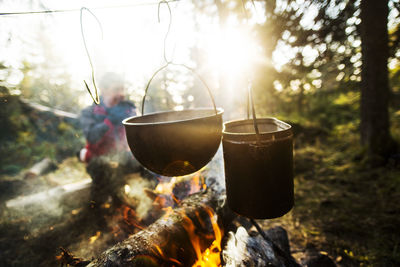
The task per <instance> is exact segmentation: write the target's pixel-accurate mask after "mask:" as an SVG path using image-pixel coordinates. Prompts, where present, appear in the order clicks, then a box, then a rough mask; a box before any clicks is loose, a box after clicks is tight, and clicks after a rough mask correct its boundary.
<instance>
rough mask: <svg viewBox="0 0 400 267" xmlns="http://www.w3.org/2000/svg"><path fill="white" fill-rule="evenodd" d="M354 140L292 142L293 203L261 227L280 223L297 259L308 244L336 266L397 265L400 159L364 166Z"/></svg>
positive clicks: (398, 251)
mask: <svg viewBox="0 0 400 267" xmlns="http://www.w3.org/2000/svg"><path fill="white" fill-rule="evenodd" d="M300 141H301V138H300ZM357 144H358V140H357V137H356V136H355V135H352V136H346V138H332V137H330V138H327V139H325V140H319V139H318V138H316V139H315V140H313V141H312V142H309V143H307V142H306V143H302V144H301V145H299V146H297V147H296V150H295V207H294V208H293V210H292V211H291V212H290V213H288V214H287V215H285V216H283V217H282V218H278V219H274V220H268V221H264V222H263V226H264V227H265V228H268V227H271V226H273V225H282V226H283V227H285V228H286V230H287V231H288V234H289V238H290V241H291V245H292V250H293V251H294V252H296V253H295V254H294V256H295V257H296V258H297V259H298V260H300V259H301V258H302V257H304V248H305V247H306V246H307V245H308V246H309V245H310V244H312V245H314V246H316V247H317V249H318V250H320V251H321V252H322V253H323V254H327V255H329V256H330V257H331V258H332V259H333V260H334V261H335V262H336V263H337V264H338V265H339V266H398V265H400V248H399V245H400V232H399V231H398V226H399V225H400V206H399V205H398V204H399V203H400V168H399V159H398V158H396V156H395V157H393V158H392V159H391V160H390V161H389V162H388V163H387V164H385V165H384V166H381V167H375V168H371V167H368V166H369V164H366V162H365V161H363V160H362V158H361V157H360V151H359V150H358V148H357V147H358V146H357Z"/></svg>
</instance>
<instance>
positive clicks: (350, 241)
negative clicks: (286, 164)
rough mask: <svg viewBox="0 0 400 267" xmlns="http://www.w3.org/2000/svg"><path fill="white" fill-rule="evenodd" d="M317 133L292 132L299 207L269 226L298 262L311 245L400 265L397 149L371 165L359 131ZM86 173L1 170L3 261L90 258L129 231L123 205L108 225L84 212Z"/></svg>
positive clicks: (365, 261) (66, 166)
mask: <svg viewBox="0 0 400 267" xmlns="http://www.w3.org/2000/svg"><path fill="white" fill-rule="evenodd" d="M316 134H317V136H316V137H313V138H312V140H310V138H308V139H307V138H304V136H301V135H297V136H296V138H295V140H296V144H295V148H296V149H295V207H294V208H293V210H292V211H291V212H289V213H288V214H287V215H285V216H283V217H282V218H278V219H273V220H260V221H259V223H260V224H262V225H263V227H264V229H267V228H269V227H272V226H274V225H280V226H283V227H284V228H285V229H286V230H287V231H288V234H289V239H290V242H291V249H292V252H293V253H294V254H293V255H294V256H295V258H296V259H298V260H299V261H300V260H301V258H302V257H304V249H305V247H307V246H310V244H312V245H314V246H315V247H316V248H317V249H318V250H319V251H321V253H323V254H326V255H328V256H329V257H331V258H332V259H333V260H334V261H335V262H336V263H337V264H338V265H339V266H398V265H400V247H399V246H400V232H399V231H398V226H399V225H400V206H399V205H398V204H399V203H400V168H399V159H398V158H396V156H394V157H393V158H392V159H391V160H390V161H389V162H388V163H387V164H386V165H384V166H382V167H374V168H372V167H368V166H369V165H368V164H366V162H365V161H364V160H363V159H362V157H361V156H360V151H359V149H358V148H357V147H358V146H357V143H358V140H357V138H356V135H350V136H346V138H340V137H332V136H324V135H323V134H322V133H318V132H317V133H316ZM85 179H86V180H87V179H89V177H88V175H87V174H86V172H85V168H84V165H83V164H82V163H80V162H78V161H77V160H76V159H75V158H69V159H67V160H65V161H64V162H63V163H62V164H61V165H60V166H59V168H58V170H56V171H55V172H52V173H50V174H47V175H45V176H42V177H36V178H28V180H27V179H24V178H23V173H21V174H19V175H16V176H3V177H1V179H0V181H1V184H0V190H1V199H2V200H3V201H2V203H3V204H2V206H1V220H0V236H1V238H0V265H1V266H49V264H50V265H52V264H54V263H55V262H56V260H55V255H57V254H59V252H60V251H59V246H65V247H67V248H68V249H70V250H71V251H72V252H75V253H76V255H77V256H80V257H84V258H86V259H90V258H91V257H93V256H95V255H96V254H98V253H100V252H101V251H102V250H104V249H105V248H106V247H108V246H109V245H111V244H112V243H113V242H116V241H119V240H122V239H123V238H125V237H126V236H127V229H129V227H132V226H127V225H126V224H124V223H123V221H124V218H123V215H122V214H123V213H124V211H123V210H118V211H117V210H114V211H113V212H111V213H109V214H105V215H106V216H108V217H107V218H108V219H111V218H112V219H113V220H119V223H118V222H116V221H112V222H111V224H114V226H116V228H115V229H113V231H111V232H107V231H105V230H104V228H102V227H101V226H97V225H96V224H95V223H94V222H93V221H90V220H87V218H92V217H87V216H86V215H84V209H85V207H86V206H89V204H90V203H89V200H88V196H89V193H88V188H86V187H85V182H84V181H85ZM82 181H83V182H82ZM77 182H78V183H79V182H82V189H81V190H80V191H79V193H78V194H72V195H68V197H67V198H63V197H62V195H63V194H64V193H63V192H64V191H62V190H61V191H56V190H55V191H54V190H53V195H52V196H51V198H50V201H49V200H47V201H45V202H43V201H40V196H37V197H39V200H38V201H36V202H25V203H24V202H23V201H22V200H21V199H20V198H17V196H21V195H25V196H27V195H32V194H34V193H38V192H42V191H43V190H47V189H49V188H60V186H63V185H65V184H70V183H77ZM57 190H60V189H57ZM64 190H65V189H64ZM66 196H67V195H66ZM12 199H13V201H14V202H12V201H11V200H12ZM18 199H19V200H18ZM17 200H18V201H19V202H18V201H17ZM10 201H11V202H10ZM21 201H22V202H21ZM25 201H29V198H28V199H26V198H25ZM21 203H22V204H21ZM18 205H20V206H18ZM21 205H22V206H21ZM105 208H107V207H105ZM108 208H110V207H108ZM118 212H119V214H120V215H119V217H118V215H116V214H118ZM125 213H126V214H128V215H129V214H130V213H129V212H126V210H125ZM38 214H39V215H38ZM121 221H122V223H121ZM106 228H107V226H106ZM108 229H110V227H108ZM134 229H135V230H134V231H138V229H137V228H134ZM134 231H133V232H134ZM133 232H132V233H133ZM128 234H129V233H128ZM82 248H84V249H82Z"/></svg>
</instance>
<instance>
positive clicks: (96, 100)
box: [80, 7, 103, 105]
mask: <svg viewBox="0 0 400 267" xmlns="http://www.w3.org/2000/svg"><path fill="white" fill-rule="evenodd" d="M84 10H86V11H87V12H89V13H90V14H91V15H92V16H93V17H94V18H95V19H96V21H97V23H98V24H99V26H100V30H101V38H103V27H102V26H101V23H100V21H99V19H98V18H97V17H96V15H95V14H93V12H92V11H90V9H88V8H86V7H82V8H81V16H80V22H81V34H82V40H83V44H84V46H85V51H86V55H87V56H88V59H89V63H90V68H91V70H92V83H93V86H94V91H95V97H93V94H92V91H91V90H90V88H89V86H88V84H87V83H86V81H85V80H83V82H84V83H85V86H86V89H87V91H88V92H89V94H90V97H91V98H92V100H93V102H94V103H95V104H96V105H98V104H100V97H99V93H98V90H97V86H96V80H95V78H94V77H95V75H94V67H93V62H92V58H91V57H90V54H89V50H88V48H87V45H86V38H85V33H84V30H83V20H82V18H83V11H84Z"/></svg>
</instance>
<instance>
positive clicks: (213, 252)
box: [183, 207, 222, 267]
mask: <svg viewBox="0 0 400 267" xmlns="http://www.w3.org/2000/svg"><path fill="white" fill-rule="evenodd" d="M205 211H206V212H207V214H208V216H209V217H210V220H211V225H212V228H213V231H214V236H215V240H214V241H213V242H212V244H211V245H210V247H208V248H207V249H206V250H205V251H203V252H201V246H200V239H199V236H198V235H197V234H196V233H195V230H196V229H195V225H194V224H193V222H192V220H191V219H190V218H189V217H187V216H186V215H184V214H183V227H184V228H185V230H186V232H187V233H188V234H189V238H190V242H191V243H192V246H193V249H194V251H195V253H196V256H197V261H196V262H195V263H194V264H193V267H213V266H221V259H220V253H221V239H222V234H221V229H220V228H219V226H218V222H217V216H216V215H215V214H214V212H213V210H212V209H211V208H209V207H205ZM196 216H197V217H198V218H199V214H196ZM199 221H200V222H201V224H202V225H203V224H204V223H203V222H202V221H201V220H199Z"/></svg>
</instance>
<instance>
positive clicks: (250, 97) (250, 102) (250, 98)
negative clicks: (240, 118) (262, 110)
mask: <svg viewBox="0 0 400 267" xmlns="http://www.w3.org/2000/svg"><path fill="white" fill-rule="evenodd" d="M247 92H248V94H247V119H250V106H251V113H252V115H253V126H254V131H255V133H256V138H257V142H259V141H260V131H259V130H258V125H257V117H256V110H255V108H254V99H253V90H252V89H251V83H250V84H249V86H248V88H247Z"/></svg>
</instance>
